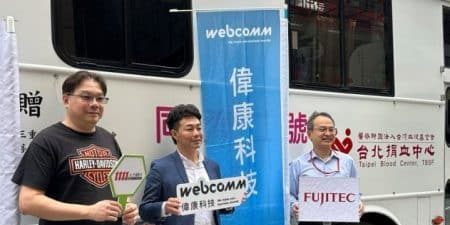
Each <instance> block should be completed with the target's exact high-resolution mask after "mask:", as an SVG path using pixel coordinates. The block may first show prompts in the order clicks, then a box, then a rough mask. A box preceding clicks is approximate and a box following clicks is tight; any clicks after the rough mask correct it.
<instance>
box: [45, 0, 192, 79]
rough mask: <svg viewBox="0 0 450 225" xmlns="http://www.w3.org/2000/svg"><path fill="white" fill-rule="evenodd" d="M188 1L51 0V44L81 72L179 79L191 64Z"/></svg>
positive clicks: (65, 59) (62, 57)
mask: <svg viewBox="0 0 450 225" xmlns="http://www.w3.org/2000/svg"><path fill="white" fill-rule="evenodd" d="M173 8H176V9H190V8H191V1H189V0H172V1H165V0H152V1H148V0H126V1H125V0H108V1H105V0H52V28H53V43H54V47H55V50H56V52H57V54H58V55H59V56H60V57H61V59H63V60H64V61H65V62H66V63H68V64H70V65H72V66H74V67H79V68H87V69H98V70H106V71H119V72H129V73H137V74H144V75H155V76H168V77H181V76H183V75H185V74H186V73H187V72H188V71H189V70H190V68H191V66H192V62H193V59H192V58H193V50H192V49H193V47H192V28H191V27H192V26H191V15H190V13H170V12H169V10H170V9H173Z"/></svg>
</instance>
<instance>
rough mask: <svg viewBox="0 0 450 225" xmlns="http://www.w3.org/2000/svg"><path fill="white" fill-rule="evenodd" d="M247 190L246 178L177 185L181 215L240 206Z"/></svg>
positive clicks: (202, 180)
mask: <svg viewBox="0 0 450 225" xmlns="http://www.w3.org/2000/svg"><path fill="white" fill-rule="evenodd" d="M246 189H247V178H246V177H233V178H225V179H217V180H211V181H206V180H204V179H200V180H199V181H198V182H196V183H186V184H178V185H177V198H179V199H181V202H182V203H181V209H182V213H181V214H182V215H188V214H193V213H196V212H198V211H205V210H216V209H225V208H229V207H235V206H238V205H240V204H241V202H242V199H243V197H244V195H245V190H246Z"/></svg>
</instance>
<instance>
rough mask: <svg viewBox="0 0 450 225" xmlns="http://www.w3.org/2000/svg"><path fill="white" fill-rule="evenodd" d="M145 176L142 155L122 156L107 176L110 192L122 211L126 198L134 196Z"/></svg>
mask: <svg viewBox="0 0 450 225" xmlns="http://www.w3.org/2000/svg"><path fill="white" fill-rule="evenodd" d="M145 175H146V170H145V162H144V156H143V155H123V156H122V157H121V158H120V159H119V161H118V162H117V164H116V165H115V166H114V168H113V169H112V170H111V172H110V173H109V175H108V181H109V184H110V187H111V192H112V194H113V196H114V197H117V198H118V201H119V203H120V205H121V206H122V210H125V209H126V204H127V197H128V196H132V195H134V193H135V192H136V191H137V189H138V188H139V186H140V185H141V183H142V181H144V179H145Z"/></svg>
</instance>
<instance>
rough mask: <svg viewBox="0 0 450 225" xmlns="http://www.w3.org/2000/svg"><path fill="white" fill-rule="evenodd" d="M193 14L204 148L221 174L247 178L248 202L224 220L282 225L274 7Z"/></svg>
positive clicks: (277, 36) (236, 224)
mask: <svg viewBox="0 0 450 225" xmlns="http://www.w3.org/2000/svg"><path fill="white" fill-rule="evenodd" d="M197 19H198V23H197V24H198V26H197V27H198V38H199V53H200V75H201V82H202V84H201V98H202V110H203V116H204V119H203V123H204V128H205V131H204V134H205V147H206V154H207V156H208V157H209V158H211V159H213V160H215V161H216V162H218V163H219V164H220V168H221V172H222V176H223V177H235V176H246V177H247V180H248V188H247V192H246V194H247V200H246V202H245V203H244V204H243V205H241V206H239V207H237V208H236V211H235V212H234V213H233V214H232V215H230V216H226V217H224V218H223V222H224V224H233V225H239V224H242V225H248V224H262V225H264V224H284V202H283V178H282V176H280V174H283V149H282V148H283V146H282V129H284V128H283V127H282V126H283V125H282V124H281V118H282V116H281V112H282V110H283V108H282V107H283V106H285V105H286V104H282V102H281V91H282V89H281V88H280V85H281V83H280V80H282V79H281V77H280V14H279V11H278V10H250V11H225V12H198V13H197ZM283 91H287V90H285V89H283Z"/></svg>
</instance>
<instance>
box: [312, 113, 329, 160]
mask: <svg viewBox="0 0 450 225" xmlns="http://www.w3.org/2000/svg"><path fill="white" fill-rule="evenodd" d="M313 124H314V126H313V129H312V130H308V137H309V139H310V140H311V142H312V143H313V147H314V149H315V150H317V151H321V152H328V151H330V152H331V145H332V144H333V142H334V140H335V139H336V129H335V128H334V123H333V121H332V120H331V119H330V118H328V117H326V116H318V117H316V118H315V119H314V121H313Z"/></svg>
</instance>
